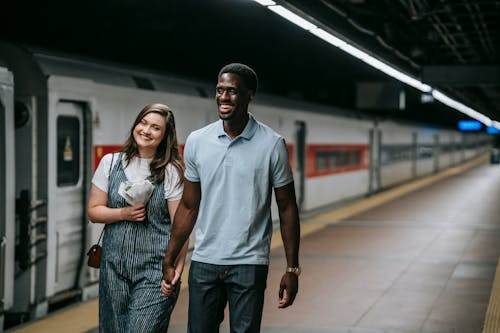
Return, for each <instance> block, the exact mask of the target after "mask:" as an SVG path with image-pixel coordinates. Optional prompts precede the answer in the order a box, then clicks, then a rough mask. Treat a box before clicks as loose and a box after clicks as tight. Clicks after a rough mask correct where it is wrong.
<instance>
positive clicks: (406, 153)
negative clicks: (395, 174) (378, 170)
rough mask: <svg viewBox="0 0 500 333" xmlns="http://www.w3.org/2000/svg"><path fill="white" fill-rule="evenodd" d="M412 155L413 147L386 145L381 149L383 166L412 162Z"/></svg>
mask: <svg viewBox="0 0 500 333" xmlns="http://www.w3.org/2000/svg"><path fill="white" fill-rule="evenodd" d="M411 154H412V146H411V145H384V146H382V149H381V155H380V163H381V165H389V164H393V163H398V162H404V161H410V160H411Z"/></svg>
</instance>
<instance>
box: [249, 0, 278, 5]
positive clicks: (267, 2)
mask: <svg viewBox="0 0 500 333" xmlns="http://www.w3.org/2000/svg"><path fill="white" fill-rule="evenodd" d="M254 1H255V2H258V3H259V4H261V5H262V6H274V5H276V2H274V1H271V0H254Z"/></svg>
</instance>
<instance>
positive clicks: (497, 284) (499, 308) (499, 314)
mask: <svg viewBox="0 0 500 333" xmlns="http://www.w3.org/2000/svg"><path fill="white" fill-rule="evenodd" d="M498 332H500V260H499V262H498V264H497V270H496V273H495V279H494V280H493V286H492V287H491V295H490V302H489V303H488V309H487V310H486V317H485V319H484V329H483V333H498Z"/></svg>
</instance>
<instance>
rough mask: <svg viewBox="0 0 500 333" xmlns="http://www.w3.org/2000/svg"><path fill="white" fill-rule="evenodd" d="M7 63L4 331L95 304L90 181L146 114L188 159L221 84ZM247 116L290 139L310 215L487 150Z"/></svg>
mask: <svg viewBox="0 0 500 333" xmlns="http://www.w3.org/2000/svg"><path fill="white" fill-rule="evenodd" d="M0 61H3V66H0V117H1V121H0V123H1V131H0V134H1V135H2V140H1V144H0V154H1V156H0V161H1V163H0V183H1V184H3V186H4V187H3V191H0V215H1V220H0V239H1V247H0V254H1V257H0V258H1V265H0V273H1V275H0V282H1V284H0V297H1V298H2V302H1V303H0V306H1V308H0V311H1V312H0V324H2V325H1V326H0V331H2V328H3V327H4V326H8V325H9V324H8V323H14V322H21V321H26V320H32V319H35V318H40V317H43V316H45V315H46V314H47V313H48V312H50V311H51V309H53V308H54V307H55V306H56V305H57V304H60V303H61V302H63V301H64V300H68V299H77V300H87V299H91V298H94V297H96V296H97V295H98V288H97V285H98V283H97V282H98V278H99V276H98V271H97V270H95V269H92V268H89V267H87V265H86V259H87V258H86V253H85V252H86V249H88V248H89V247H90V245H91V244H93V243H94V242H95V241H96V240H97V238H98V236H99V233H100V231H101V226H99V225H93V224H91V223H89V222H88V219H87V216H86V211H85V207H86V202H87V196H88V190H89V187H90V180H91V177H92V174H93V171H94V170H95V167H96V166H97V164H98V162H99V159H100V158H101V157H102V156H103V155H104V154H105V153H107V152H109V151H113V150H116V149H119V147H120V146H121V145H122V144H123V142H124V141H125V139H126V137H127V135H128V131H129V129H130V126H131V123H132V121H133V120H134V118H135V116H136V114H137V113H138V111H139V110H140V109H141V108H142V107H143V106H144V105H146V104H148V103H151V102H160V103H165V104H167V105H169V106H170V107H171V108H172V109H173V110H174V114H175V117H176V124H177V131H178V139H179V144H180V146H181V149H182V147H183V143H184V142H185V140H186V137H187V135H188V134H189V133H190V132H191V131H193V130H195V129H198V128H200V127H202V126H204V125H205V124H207V123H209V122H211V121H214V120H216V119H217V112H216V106H215V101H214V98H213V96H214V84H215V75H216V73H214V82H208V83H207V82H196V81H192V80H186V79H182V78H175V77H173V76H169V75H163V74H157V73H153V72H148V71H144V70H139V69H130V68H124V67H121V66H117V65H111V64H105V63H96V62H93V61H86V60H81V59H77V58H75V57H63V56H59V55H53V54H48V53H47V52H38V51H35V50H32V49H28V48H25V47H18V46H15V45H12V44H8V43H0ZM0 64H2V63H0ZM14 83H15V86H14ZM13 91H14V92H13ZM250 111H251V112H252V113H253V114H255V116H256V117H257V119H259V120H261V121H263V122H264V123H266V124H268V125H270V126H271V127H273V128H274V129H275V130H276V131H278V132H279V133H281V134H282V135H283V136H284V137H285V139H286V142H287V146H288V150H289V155H290V161H291V164H292V167H293V170H294V177H295V184H296V192H297V200H298V202H299V206H300V210H301V213H302V214H310V213H313V212H315V211H320V210H322V209H324V208H325V207H329V206H331V205H338V204H339V203H341V202H343V201H345V200H351V199H353V198H359V197H363V196H367V195H370V194H373V193H376V192H378V191H381V190H383V189H385V188H388V187H391V186H394V185H396V184H399V183H402V182H406V181H409V180H412V179H415V178H417V177H421V176H424V175H428V174H432V173H435V172H437V171H439V170H442V169H444V168H447V167H449V166H452V165H456V164H460V163H463V162H465V161H467V160H468V159H470V158H473V157H475V156H477V155H479V154H481V153H482V152H484V151H486V150H488V149H489V147H490V145H491V140H490V138H489V137H488V136H487V135H485V134H481V133H478V134H467V135H465V134H463V133H460V132H458V131H453V130H449V129H440V128H436V127H432V126H426V125H419V124H411V123H400V122H397V121H391V120H387V121H378V120H376V119H370V118H368V117H366V116H360V114H355V112H354V111H352V110H339V109H336V108H333V107H330V106H324V105H318V104H311V103H305V102H297V101H293V100H289V99H285V98H278V97H276V96H269V95H265V94H260V93H258V95H257V98H256V100H255V101H254V102H253V103H252V104H251V110H250ZM272 216H273V220H276V219H277V212H276V207H275V206H273V210H272ZM2 322H4V323H2Z"/></svg>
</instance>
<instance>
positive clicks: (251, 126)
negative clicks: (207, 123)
mask: <svg viewBox="0 0 500 333" xmlns="http://www.w3.org/2000/svg"><path fill="white" fill-rule="evenodd" d="M256 130H257V120H255V118H254V116H253V115H252V114H251V113H250V112H249V113H248V122H247V124H246V126H245V128H244V129H243V132H241V133H240V135H238V136H237V138H238V137H241V138H244V139H247V140H250V139H251V138H252V136H253V135H254V134H255V131H256ZM217 136H218V137H221V136H228V135H227V134H226V132H225V131H224V122H223V121H222V119H219V123H218V125H217Z"/></svg>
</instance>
